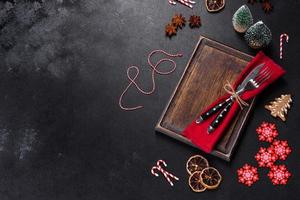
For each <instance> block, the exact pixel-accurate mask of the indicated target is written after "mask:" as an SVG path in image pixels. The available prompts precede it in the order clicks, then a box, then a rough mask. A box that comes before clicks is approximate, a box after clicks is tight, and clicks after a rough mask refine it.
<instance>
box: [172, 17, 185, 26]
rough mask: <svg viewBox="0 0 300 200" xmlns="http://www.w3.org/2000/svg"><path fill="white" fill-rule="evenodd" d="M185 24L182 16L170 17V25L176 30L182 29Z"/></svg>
mask: <svg viewBox="0 0 300 200" xmlns="http://www.w3.org/2000/svg"><path fill="white" fill-rule="evenodd" d="M185 22H186V21H185V18H184V17H183V16H182V14H179V15H174V16H173V17H172V23H173V25H174V26H175V27H177V28H178V27H179V28H182V27H183V26H184V25H185Z"/></svg>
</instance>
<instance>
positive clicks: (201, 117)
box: [196, 97, 232, 124]
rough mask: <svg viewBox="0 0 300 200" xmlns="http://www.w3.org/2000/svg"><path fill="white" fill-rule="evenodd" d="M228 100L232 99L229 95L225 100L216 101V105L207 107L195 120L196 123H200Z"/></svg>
mask: <svg viewBox="0 0 300 200" xmlns="http://www.w3.org/2000/svg"><path fill="white" fill-rule="evenodd" d="M230 101H232V99H231V98H230V97H228V98H227V99H226V100H225V101H223V102H221V103H218V104H217V105H216V106H214V107H213V108H211V109H209V110H208V111H206V112H205V113H203V114H202V115H200V117H199V118H198V119H197V120H196V123H197V124H200V123H201V122H203V121H204V120H206V119H208V118H209V117H210V116H212V115H213V114H215V113H216V112H218V111H219V110H221V109H222V108H223V107H224V106H225V105H227V104H228V103H229V102H230Z"/></svg>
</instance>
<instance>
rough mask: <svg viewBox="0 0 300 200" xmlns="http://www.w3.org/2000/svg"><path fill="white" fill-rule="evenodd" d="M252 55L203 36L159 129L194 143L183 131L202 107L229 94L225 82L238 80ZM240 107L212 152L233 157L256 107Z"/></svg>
mask: <svg viewBox="0 0 300 200" xmlns="http://www.w3.org/2000/svg"><path fill="white" fill-rule="evenodd" d="M251 59H252V56H250V55H247V54H245V53H242V52H240V51H238V50H235V49H233V48H231V47H228V46H226V45H224V44H221V43H219V42H216V41H213V40H211V39H208V38H205V37H202V36H201V37H200V39H199V42H198V44H197V45H196V48H195V50H194V52H193V54H192V56H191V58H190V60H189V62H188V64H187V66H186V68H185V70H184V72H183V74H182V77H181V79H180V81H179V83H178V85H177V87H176V88H175V91H174V92H173V95H172V96H171V98H170V100H169V103H168V104H167V106H166V108H165V109H164V111H163V113H162V115H161V117H160V120H159V122H158V123H157V125H156V127H155V130H156V131H159V132H161V133H164V134H166V135H169V136H171V137H173V138H175V139H178V140H180V141H182V142H185V143H187V144H189V145H192V146H194V145H193V144H192V143H191V141H190V140H188V139H187V138H185V137H183V136H182V135H181V133H182V131H183V130H184V128H185V127H186V126H187V125H188V124H189V123H191V122H192V120H194V119H195V118H196V117H197V116H198V115H199V113H200V112H201V111H203V110H204V109H205V108H206V107H207V106H208V105H209V104H211V103H212V102H213V101H215V100H216V99H217V98H218V97H220V96H222V95H224V94H225V91H224V89H223V85H224V84H225V83H226V81H227V80H228V81H229V82H230V83H234V81H235V80H236V79H237V77H238V75H239V74H240V73H241V71H242V70H243V69H244V68H245V66H246V65H247V64H248V62H249V61H250V60H251ZM253 103H254V100H253V101H252V102H251V104H250V106H249V107H247V108H245V109H243V110H242V111H239V112H238V113H237V115H236V117H235V118H234V119H233V121H232V123H231V125H230V126H229V127H228V129H227V130H226V133H225V134H224V136H223V137H222V138H221V139H220V141H219V142H218V144H217V145H216V148H215V150H213V151H212V154H213V155H215V156H217V157H220V158H222V159H224V160H227V161H230V158H231V156H232V152H233V150H234V147H235V146H236V144H237V141H238V138H239V137H240V135H241V131H242V128H243V127H244V125H245V122H246V120H247V118H248V116H249V113H250V111H251V109H252V108H253Z"/></svg>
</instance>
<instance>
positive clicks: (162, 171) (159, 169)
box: [151, 160, 179, 186]
mask: <svg viewBox="0 0 300 200" xmlns="http://www.w3.org/2000/svg"><path fill="white" fill-rule="evenodd" d="M161 163H162V164H163V165H164V166H165V167H167V163H166V162H165V161H163V160H158V161H157V162H156V166H153V167H152V169H151V173H152V174H153V175H154V176H156V177H158V176H159V175H158V173H156V172H155V171H154V170H158V171H160V172H161V173H162V174H163V175H164V177H165V178H166V179H167V181H168V182H169V183H170V185H171V186H174V184H173V182H172V181H171V179H170V177H171V178H173V179H175V180H177V181H178V180H179V178H178V177H176V176H175V175H173V174H171V173H169V172H167V171H166V170H164V169H163V168H162V166H161Z"/></svg>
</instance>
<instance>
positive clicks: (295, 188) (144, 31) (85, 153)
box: [0, 0, 300, 200]
mask: <svg viewBox="0 0 300 200" xmlns="http://www.w3.org/2000/svg"><path fill="white" fill-rule="evenodd" d="M226 3H227V4H226V7H225V9H224V10H223V11H222V12H220V13H217V14H210V13H208V12H207V11H206V9H205V6H204V0H201V1H197V4H196V6H195V7H194V9H192V10H191V9H189V8H187V7H184V6H182V5H179V4H178V5H177V6H170V5H169V4H168V3H167V0H56V1H55V0H52V1H50V0H40V1H38V0H36V1H33V0H31V1H30V0H27V1H25V0H24V1H21V0H14V1H13V0H11V1H1V3H0V31H1V32H0V60H1V62H0V70H1V72H0V94H1V95H0V199H1V200H8V199H17V200H19V199H22V200H23V199H28V200H44V199H45V200H46V199H57V200H67V199H73V200H77V199H85V200H89V199H91V200H95V199H101V200H108V199H109V200H111V199H129V200H134V199H139V200H141V199H143V200H150V199H151V200H152V199H161V200H163V199H164V200H169V199H203V200H205V199H222V200H225V199H244V200H245V199H274V200H275V199H290V200H291V199H299V194H300V191H299V187H300V172H299V169H300V168H299V167H300V158H299V151H300V149H299V148H300V142H299V141H300V134H299V133H300V129H299V120H300V115H299V110H300V104H299V101H300V97H299V93H298V92H299V89H300V76H299V72H300V70H299V69H300V68H299V58H300V50H299V42H300V37H299V23H300V18H299V16H300V14H299V8H300V1H299V0H285V1H276V0H272V3H273V4H274V8H275V9H274V12H272V13H271V14H269V15H266V14H264V12H263V11H262V9H261V7H260V4H256V5H254V6H252V5H249V7H250V9H251V11H252V13H253V15H254V18H255V20H259V19H262V20H263V21H264V22H265V23H266V24H267V25H268V26H269V27H270V29H271V30H272V32H273V42H272V44H271V46H270V48H269V49H267V50H266V51H265V52H266V53H267V54H268V55H269V56H270V57H271V58H273V59H274V60H275V61H277V62H278V63H279V64H281V65H282V66H283V68H284V69H286V70H287V74H286V75H285V76H284V78H282V79H281V80H280V81H278V82H277V83H275V84H273V85H272V86H271V87H270V88H268V89H267V90H266V91H265V92H264V93H263V94H262V95H260V97H259V99H258V101H257V105H256V109H255V111H254V112H253V115H252V117H251V118H250V119H249V121H248V125H247V127H246V129H245V131H244V134H243V137H242V139H241V142H240V144H239V146H238V148H237V151H236V152H235V155H234V159H233V160H232V161H231V162H230V163H227V162H225V161H222V160H219V159H217V158H215V157H212V156H206V157H207V158H208V160H209V162H210V163H211V165H212V166H214V167H216V168H218V169H219V171H220V172H221V174H222V175H223V178H224V180H223V182H222V184H221V185H220V187H219V188H218V189H217V190H215V191H208V192H205V193H202V194H196V193H193V192H191V190H190V189H189V187H188V185H187V179H188V176H187V174H186V171H185V162H186V160H187V159H188V158H189V157H190V156H191V155H193V154H195V153H201V152H199V151H197V150H196V149H194V148H192V147H189V146H186V145H184V144H181V143H179V142H177V141H174V140H172V139H170V138H168V137H166V136H163V135H160V134H155V132H154V126H155V124H156V122H157V121H158V118H159V116H160V115H161V112H162V110H163V108H164V106H165V105H166V103H167V101H168V99H169V97H170V95H171V93H172V91H173V89H174V88H175V85H176V83H177V82H178V80H179V78H180V75H181V74H182V72H183V69H184V67H185V66H186V63H187V61H188V59H189V57H190V55H191V53H192V51H193V49H194V46H195V44H196V43H197V40H198V38H199V35H200V34H202V35H205V36H208V37H210V38H212V39H215V40H218V41H220V42H223V43H225V44H228V45H230V46H232V47H234V48H237V49H239V50H242V51H244V52H247V53H251V54H252V55H255V53H256V52H255V51H252V50H250V49H249V48H248V47H247V45H246V44H245V42H244V41H243V38H242V36H240V35H238V34H237V33H235V31H234V30H233V28H232V25H231V17H232V15H233V13H234V11H235V10H236V9H237V8H239V7H240V6H241V5H242V4H243V3H246V0H227V2H226ZM179 12H180V13H183V14H184V16H185V17H187V18H188V17H189V16H190V15H191V14H200V15H201V18H202V23H203V26H202V27H201V28H200V29H193V30H192V29H190V28H189V27H186V28H184V29H183V30H181V31H180V32H179V33H178V35H177V36H176V37H173V38H172V39H169V38H166V37H165V36H164V26H165V24H166V23H168V21H169V20H170V18H171V17H172V15H174V14H175V13H179ZM282 32H287V33H289V35H290V43H289V44H288V45H287V46H285V51H284V60H282V61H280V60H279V58H278V57H279V35H280V33H282ZM160 48H161V49H165V50H167V51H168V52H173V53H176V52H182V53H183V54H184V57H183V58H179V59H176V61H177V63H178V68H177V69H176V71H175V73H173V74H172V75H170V76H157V77H156V81H157V82H156V83H157V90H156V92H155V94H153V95H152V96H146V97H145V96H142V95H140V94H138V93H137V92H136V90H134V89H131V90H130V92H129V94H128V95H127V96H126V97H125V99H124V101H125V103H126V104H129V105H136V104H140V103H142V104H143V105H144V106H145V108H144V109H142V110H138V111H134V112H124V111H122V110H121V109H120V108H119V107H118V98H119V95H120V94H121V92H122V90H123V89H124V88H125V87H126V85H127V84H128V82H127V78H126V68H127V67H128V66H130V65H131V64H134V65H138V66H142V69H141V77H140V78H139V80H140V82H141V84H142V85H143V87H144V88H150V87H151V81H150V71H149V68H148V67H147V65H146V64H147V63H146V56H147V55H148V53H149V52H150V51H151V50H153V49H160ZM282 93H291V94H292V95H293V100H294V104H293V106H292V109H291V110H290V112H289V116H288V120H287V122H286V123H283V122H281V121H280V120H276V119H273V118H272V117H270V115H269V113H268V112H267V111H266V110H265V109H264V108H263V106H264V105H265V104H266V103H267V102H269V101H270V100H272V99H273V98H275V97H277V96H279V95H280V94H282ZM263 120H266V121H270V122H275V123H276V125H277V126H278V130H279V132H280V139H286V140H288V141H289V143H290V145H291V147H292V149H293V153H292V154H291V155H290V156H289V158H288V159H287V161H286V162H284V163H285V164H286V165H287V166H288V168H289V170H290V171H291V172H292V174H293V176H292V177H291V179H290V181H289V182H288V185H286V186H285V187H283V186H280V187H275V186H272V184H271V182H270V181H269V180H268V178H267V176H266V174H267V172H268V171H267V170H266V169H260V170H259V172H260V176H261V178H260V181H259V182H257V183H256V184H255V185H253V186H252V187H251V188H248V187H245V186H244V185H241V184H239V183H238V182H237V177H236V170H237V169H238V168H239V167H241V166H242V165H243V164H244V163H246V162H248V163H251V164H254V165H256V162H255V160H254V158H253V156H254V154H255V153H256V152H257V150H258V148H259V147H260V146H266V144H264V143H260V142H258V140H257V136H256V133H255V128H256V127H257V126H258V125H259V124H260V123H261V122H262V121H263ZM201 154H202V153H201ZM160 158H162V159H165V160H166V161H167V162H168V164H169V168H168V169H169V170H170V171H171V172H174V174H176V175H177V176H179V177H180V181H179V182H176V183H175V186H174V187H173V188H172V187H170V186H169V185H168V183H167V182H166V180H165V179H164V178H162V177H160V178H155V177H154V176H152V175H151V174H150V168H151V167H152V166H153V165H154V164H155V162H156V160H157V159H160Z"/></svg>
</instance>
